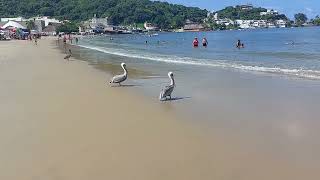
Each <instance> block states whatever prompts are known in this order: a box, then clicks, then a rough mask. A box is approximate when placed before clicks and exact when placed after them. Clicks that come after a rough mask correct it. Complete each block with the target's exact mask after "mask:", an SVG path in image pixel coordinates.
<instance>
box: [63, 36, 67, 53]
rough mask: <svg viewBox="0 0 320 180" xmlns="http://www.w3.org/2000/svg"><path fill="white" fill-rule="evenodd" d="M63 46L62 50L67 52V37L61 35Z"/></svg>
mask: <svg viewBox="0 0 320 180" xmlns="http://www.w3.org/2000/svg"><path fill="white" fill-rule="evenodd" d="M63 47H64V51H65V52H67V37H66V36H63Z"/></svg>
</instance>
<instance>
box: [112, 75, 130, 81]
mask: <svg viewBox="0 0 320 180" xmlns="http://www.w3.org/2000/svg"><path fill="white" fill-rule="evenodd" d="M126 79H127V76H126V75H125V74H122V75H117V76H114V77H113V78H112V80H111V82H112V83H121V82H123V81H125V80H126Z"/></svg>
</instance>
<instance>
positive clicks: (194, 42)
mask: <svg viewBox="0 0 320 180" xmlns="http://www.w3.org/2000/svg"><path fill="white" fill-rule="evenodd" d="M208 44H209V43H208V40H207V38H205V37H204V38H203V39H202V46H203V47H207V46H208ZM192 45H193V47H199V40H198V38H197V37H195V38H194V40H193V42H192Z"/></svg>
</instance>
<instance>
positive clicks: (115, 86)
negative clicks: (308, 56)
mask: <svg viewBox="0 0 320 180" xmlns="http://www.w3.org/2000/svg"><path fill="white" fill-rule="evenodd" d="M139 86H141V85H137V84H122V85H121V86H120V85H116V84H115V85H111V87H112V88H121V87H139Z"/></svg>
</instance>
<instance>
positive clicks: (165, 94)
mask: <svg viewBox="0 0 320 180" xmlns="http://www.w3.org/2000/svg"><path fill="white" fill-rule="evenodd" d="M168 76H169V79H170V80H171V83H170V85H169V86H166V87H165V88H164V89H162V91H161V92H160V96H159V100H160V101H166V100H167V97H168V96H169V97H170V100H171V93H172V92H173V89H174V87H175V86H176V84H175V81H174V78H173V73H172V72H169V73H168Z"/></svg>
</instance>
